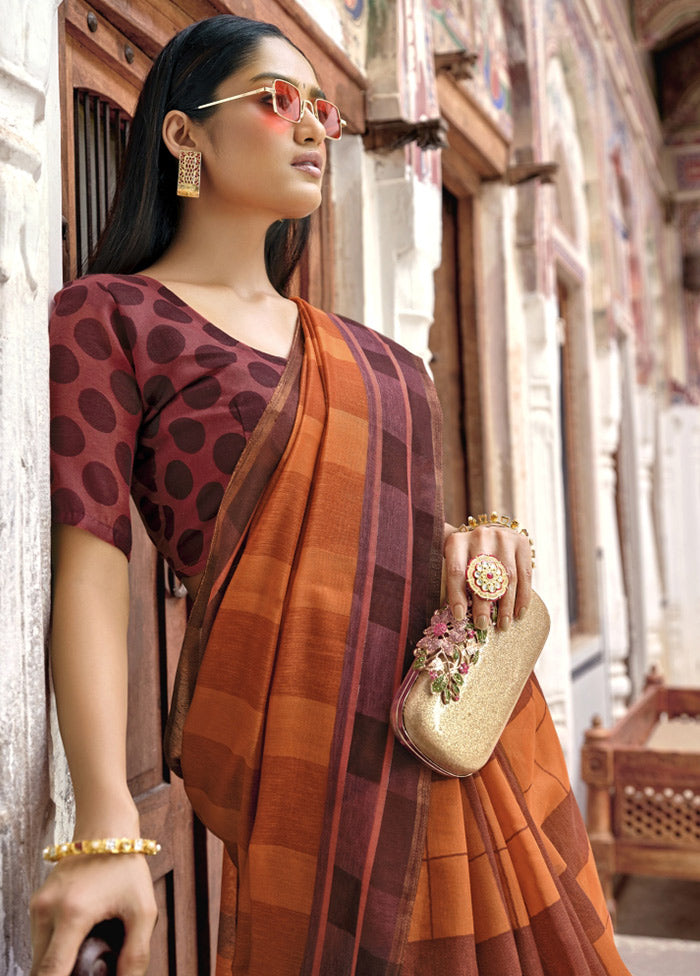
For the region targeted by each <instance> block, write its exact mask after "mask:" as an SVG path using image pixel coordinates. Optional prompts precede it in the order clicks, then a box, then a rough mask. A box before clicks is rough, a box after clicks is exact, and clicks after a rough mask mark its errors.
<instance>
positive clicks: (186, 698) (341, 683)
mask: <svg viewBox="0 0 700 976" xmlns="http://www.w3.org/2000/svg"><path fill="white" fill-rule="evenodd" d="M297 303H298V306H299V320H300V329H299V332H298V335H297V341H296V342H295V344H294V348H293V350H292V354H291V356H290V360H289V362H288V365H287V368H286V370H285V372H284V374H283V376H282V379H281V381H280V384H279V386H278V387H277V389H276V391H275V394H274V395H273V398H272V400H271V401H270V403H269V405H268V408H267V410H266V412H265V414H264V415H263V417H262V418H261V420H260V422H259V424H258V427H257V428H256V429H255V431H254V432H253V435H252V437H251V439H250V441H249V442H248V445H247V447H246V450H245V451H244V453H243V455H242V457H241V459H240V461H239V464H238V466H237V468H236V470H235V471H234V474H233V476H232V479H231V483H230V485H229V487H228V488H227V491H226V493H225V495H224V500H223V502H222V508H221V511H220V513H219V518H218V520H217V526H216V530H215V534H214V542H213V545H212V552H211V554H210V557H209V562H208V564H207V569H206V571H205V577H204V581H203V583H202V585H201V587H200V592H199V594H198V597H197V601H196V602H195V606H194V609H193V612H192V615H191V617H190V624H189V625H188V633H187V636H186V641H185V648H184V651H183V657H182V662H181V667H180V672H179V674H178V679H177V687H176V694H175V705H174V708H173V713H172V716H171V723H170V727H169V730H168V743H167V745H168V757H169V761H170V762H171V765H172V766H173V768H175V769H180V767H181V770H182V773H183V776H184V779H185V784H186V787H187V791H188V794H189V796H190V799H191V800H192V803H193V806H194V808H195V810H196V811H197V813H198V814H199V816H200V817H201V818H202V820H203V821H204V823H205V824H206V825H207V826H208V827H209V828H210V829H211V830H213V831H214V832H215V833H216V834H218V835H219V836H220V837H222V838H223V840H224V844H225V848H226V857H225V863H224V875H223V891H222V905H221V919H220V931H219V950H218V957H217V974H218V976H228V974H236V976H243V974H247V976H299V974H303V976H310V974H315V976H331V974H332V976H346V974H347V976H433V974H435V973H445V974H449V976H518V974H523V976H598V974H601V976H604V974H609V976H629V974H628V971H627V969H626V968H625V966H624V965H623V963H622V962H621V960H620V958H619V956H618V955H617V951H616V949H615V946H614V941H613V936H612V929H611V925H610V919H609V917H608V914H607V910H606V907H605V903H604V898H603V895H602V892H601V889H600V885H599V883H598V879H597V876H596V873H595V867H594V864H593V859H592V855H591V851H590V847H589V845H588V841H587V838H586V835H585V830H584V828H583V824H582V822H581V818H580V814H579V812H578V809H577V807H576V804H575V802H574V799H573V796H572V794H571V790H570V787H569V783H568V779H567V774H566V769H565V764H564V760H563V756H562V753H561V749H560V747H559V742H558V738H557V735H556V731H555V729H554V726H553V724H552V721H551V718H550V716H549V712H548V710H547V707H546V704H545V702H544V699H543V697H542V695H541V692H540V690H539V687H538V685H537V683H536V681H535V680H534V679H532V680H531V681H530V683H529V684H528V686H527V687H526V689H525V691H524V692H523V695H522V696H521V699H520V702H519V703H518V706H517V707H516V709H515V712H514V714H513V716H512V718H511V720H510V723H509V725H508V727H507V729H506V731H505V733H504V735H503V737H502V740H501V742H500V744H499V746H498V747H497V749H496V752H495V753H494V756H493V757H492V759H491V760H490V761H489V763H487V765H486V766H485V767H484V768H483V769H482V770H481V772H480V773H479V774H476V775H475V776H473V777H470V778H468V779H464V780H445V779H442V778H440V777H437V776H435V777H433V776H432V775H431V773H430V772H429V771H428V770H427V768H425V767H423V766H422V765H421V764H420V763H419V762H418V760H416V759H415V758H414V757H413V756H412V755H411V754H410V753H408V752H407V751H405V750H404V749H403V748H402V747H401V746H399V745H398V744H397V743H396V741H395V740H394V738H393V735H392V733H391V731H390V728H389V723H388V716H389V707H390V703H391V700H392V697H393V694H394V692H395V690H396V688H397V687H398V685H399V684H400V682H401V679H402V677H403V675H404V673H405V671H406V669H407V667H408V666H409V664H410V660H411V651H412V647H413V645H414V643H415V641H416V640H417V639H418V638H419V637H420V635H421V633H422V629H423V627H424V626H425V622H426V620H427V619H428V618H429V616H430V613H431V612H432V610H434V608H435V606H437V602H438V599H439V580H440V570H441V561H442V534H443V525H442V506H441V500H440V499H441V482H440V412H439V408H438V406H437V401H436V397H435V391H434V389H433V387H432V384H430V382H429V381H428V379H427V377H426V375H425V371H424V370H423V368H422V366H421V365H420V364H419V363H418V361H417V360H416V359H415V358H414V357H412V356H411V355H410V354H409V353H407V352H406V351H405V350H403V349H401V348H400V347H398V346H396V345H395V344H393V343H392V342H390V341H389V340H387V339H385V338H383V337H381V336H379V335H377V334H376V333H374V332H371V331H370V330H367V329H364V328H363V327H362V326H359V325H357V324H355V323H352V322H349V321H347V320H344V319H340V318H338V317H334V316H328V315H325V314H324V313H322V312H319V311H317V310H315V309H313V308H311V307H310V306H308V305H306V303H304V302H302V301H300V300H297ZM190 699H191V704H190ZM183 727H184V731H183ZM180 757H181V759H180Z"/></svg>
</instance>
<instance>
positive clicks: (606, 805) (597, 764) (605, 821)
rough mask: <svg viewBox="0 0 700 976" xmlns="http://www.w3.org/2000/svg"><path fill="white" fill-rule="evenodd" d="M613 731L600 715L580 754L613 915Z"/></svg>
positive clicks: (589, 822)
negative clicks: (610, 746)
mask: <svg viewBox="0 0 700 976" xmlns="http://www.w3.org/2000/svg"><path fill="white" fill-rule="evenodd" d="M609 739H610V730H609V729H604V728H603V727H602V723H601V720H600V718H599V717H598V716H596V717H595V719H594V720H593V727H592V728H590V729H588V731H587V732H586V739H585V743H584V746H583V751H582V755H581V776H582V777H583V780H584V781H585V782H586V784H587V785H588V802H587V810H586V826H587V828H588V836H589V838H590V841H591V847H592V848H593V855H594V857H595V862H596V866H597V868H598V874H599V876H600V882H601V884H602V886H603V894H604V895H605V900H606V902H607V905H608V911H609V912H610V914H611V915H613V916H614V911H615V899H614V896H613V876H614V873H615V838H614V836H613V830H612V798H611V791H612V789H613V754H612V750H611V749H610V748H609Z"/></svg>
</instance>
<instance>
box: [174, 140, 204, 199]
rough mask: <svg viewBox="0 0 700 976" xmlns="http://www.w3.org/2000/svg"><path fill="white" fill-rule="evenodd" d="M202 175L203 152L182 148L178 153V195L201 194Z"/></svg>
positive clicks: (191, 195) (194, 195) (195, 195)
mask: <svg viewBox="0 0 700 976" xmlns="http://www.w3.org/2000/svg"><path fill="white" fill-rule="evenodd" d="M201 176H202V154H201V152H197V150H196V149H182V150H181V151H180V153H179V155H178V165H177V195H178V196H179V197H194V198H195V199H196V198H197V197H198V196H199V182H200V179H201Z"/></svg>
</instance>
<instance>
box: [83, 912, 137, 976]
mask: <svg viewBox="0 0 700 976" xmlns="http://www.w3.org/2000/svg"><path fill="white" fill-rule="evenodd" d="M123 943H124V923H123V922H122V920H121V919H120V918H108V919H106V920H105V921H104V922H100V924H99V925H95V927H94V928H93V929H91V930H90V932H89V933H88V935H87V937H86V938H85V939H84V940H83V943H82V945H81V946H80V950H79V951H78V958H77V959H76V960H75V966H74V968H73V972H72V973H71V976H116V972H117V959H118V958H119V953H120V951H121V947H122V945H123Z"/></svg>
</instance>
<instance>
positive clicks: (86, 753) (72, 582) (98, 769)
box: [31, 525, 156, 976]
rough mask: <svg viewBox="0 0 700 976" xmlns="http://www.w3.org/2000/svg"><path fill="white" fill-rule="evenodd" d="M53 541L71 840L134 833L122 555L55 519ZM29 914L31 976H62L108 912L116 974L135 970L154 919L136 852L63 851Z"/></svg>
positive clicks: (54, 639)
mask: <svg viewBox="0 0 700 976" xmlns="http://www.w3.org/2000/svg"><path fill="white" fill-rule="evenodd" d="M52 541H53V571H54V587H53V611H52V628H51V663H52V670H53V678H54V685H55V689H56V703H57V707H58V718H59V724H60V727H61V736H62V738H63V743H64V746H65V750H66V755H67V758H68V765H69V768H70V772H71V778H72V780H73V787H74V790H75V800H76V826H75V833H74V839H75V840H90V839H94V838H100V837H138V836H139V818H138V812H137V809H136V806H135V804H134V801H133V799H132V797H131V795H130V793H129V788H128V785H127V780H126V719H127V675H128V662H127V652H126V632H127V624H128V617H129V579H128V568H127V561H126V557H125V556H124V553H123V552H121V550H119V549H117V548H115V547H114V546H111V545H109V544H108V543H107V542H104V541H102V540H101V539H98V538H97V537H96V536H94V535H92V534H91V533H90V532H86V531H83V530H82V529H78V528H74V527H72V526H63V525H57V526H54V529H53V537H52ZM31 916H32V940H33V945H34V964H33V968H32V974H33V976H39V974H46V976H48V974H51V976H68V974H69V973H70V972H71V969H72V967H73V963H74V961H75V957H76V954H77V951H78V947H79V945H80V943H81V941H82V940H83V938H84V937H85V936H86V935H87V933H88V931H89V930H90V929H91V928H92V926H93V925H94V924H96V923H97V922H100V921H102V919H104V918H110V917H115V916H116V917H120V918H121V919H122V920H123V921H124V925H125V928H126V939H125V942H124V948H123V950H122V953H121V955H120V959H119V969H118V973H119V976H140V974H142V973H144V972H145V970H146V967H147V964H148V947H149V942H150V937H151V932H152V929H153V925H154V923H155V917H156V907H155V899H154V895H153V885H152V882H151V877H150V872H149V870H148V866H147V864H146V862H145V857H144V856H143V855H141V854H129V855H118V856H104V855H102V856H100V855H93V856H85V855H79V856H76V857H73V858H66V859H65V860H63V861H61V862H60V863H59V864H57V865H56V867H54V868H53V869H52V871H51V873H50V875H49V877H48V879H47V881H46V882H45V884H44V885H43V886H42V887H41V888H40V889H39V891H37V892H36V894H35V895H34V897H33V899H32V905H31Z"/></svg>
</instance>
